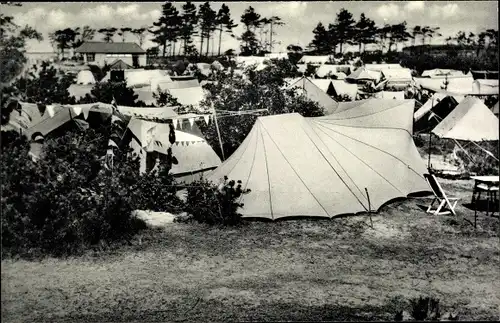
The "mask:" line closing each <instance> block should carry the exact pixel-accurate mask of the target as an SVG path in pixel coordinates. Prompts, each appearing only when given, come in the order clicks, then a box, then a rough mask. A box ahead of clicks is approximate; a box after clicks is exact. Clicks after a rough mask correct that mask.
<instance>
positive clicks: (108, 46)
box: [75, 42, 146, 67]
mask: <svg viewBox="0 0 500 323" xmlns="http://www.w3.org/2000/svg"><path fill="white" fill-rule="evenodd" d="M75 53H78V54H82V55H83V59H84V61H85V63H90V64H96V65H98V66H104V65H106V64H111V63H113V62H115V61H116V60H117V59H121V60H122V61H123V62H124V63H126V64H128V65H131V66H134V67H139V66H145V65H146V51H145V50H144V49H142V48H141V47H140V46H139V45H137V44H136V43H125V42H124V43H105V42H85V43H83V44H82V45H81V46H80V47H78V48H77V49H76V50H75Z"/></svg>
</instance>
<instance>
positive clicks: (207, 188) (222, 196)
mask: <svg viewBox="0 0 500 323" xmlns="http://www.w3.org/2000/svg"><path fill="white" fill-rule="evenodd" d="M248 192H250V190H249V189H242V188H241V181H238V182H237V183H236V182H235V181H234V180H228V178H227V177H224V182H223V183H221V184H220V185H219V186H217V185H215V184H213V183H210V182H209V181H207V180H204V179H202V180H200V181H196V182H193V183H191V184H189V185H188V187H187V200H186V211H187V212H188V213H189V214H190V215H191V218H190V219H191V220H194V221H197V222H200V223H206V224H211V225H214V224H215V225H217V224H221V225H237V224H240V223H241V214H240V213H239V212H238V208H240V207H243V206H244V205H243V203H239V201H238V200H239V199H240V197H241V195H242V194H247V193H248Z"/></svg>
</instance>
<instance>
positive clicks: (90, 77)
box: [76, 70, 95, 84]
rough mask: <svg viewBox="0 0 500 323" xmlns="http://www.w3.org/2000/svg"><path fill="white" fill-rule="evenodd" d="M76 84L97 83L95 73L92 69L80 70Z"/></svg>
mask: <svg viewBox="0 0 500 323" xmlns="http://www.w3.org/2000/svg"><path fill="white" fill-rule="evenodd" d="M76 84H95V78H94V74H92V72H91V71H90V70H83V71H80V72H78V75H77V76H76Z"/></svg>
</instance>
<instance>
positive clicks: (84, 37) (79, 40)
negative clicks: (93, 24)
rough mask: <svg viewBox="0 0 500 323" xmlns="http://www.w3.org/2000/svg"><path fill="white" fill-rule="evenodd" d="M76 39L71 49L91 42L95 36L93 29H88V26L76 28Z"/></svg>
mask: <svg viewBox="0 0 500 323" xmlns="http://www.w3.org/2000/svg"><path fill="white" fill-rule="evenodd" d="M75 32H76V37H75V40H74V42H73V48H78V47H80V46H81V45H82V44H83V43H84V42H87V41H91V40H92V39H94V36H95V32H96V30H95V29H92V28H90V27H89V26H83V28H80V27H77V28H76V29H75Z"/></svg>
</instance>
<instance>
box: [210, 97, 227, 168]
mask: <svg viewBox="0 0 500 323" xmlns="http://www.w3.org/2000/svg"><path fill="white" fill-rule="evenodd" d="M212 112H213V114H214V122H215V129H216V130H217V136H218V137H219V145H220V151H221V153H222V161H224V160H225V159H226V158H225V157H224V147H223V146H222V138H221V135H220V131H219V123H218V122H217V113H216V112H215V107H214V103H213V102H212Z"/></svg>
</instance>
